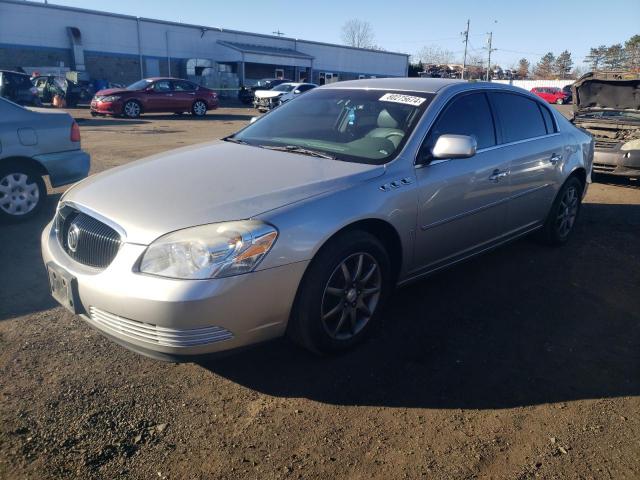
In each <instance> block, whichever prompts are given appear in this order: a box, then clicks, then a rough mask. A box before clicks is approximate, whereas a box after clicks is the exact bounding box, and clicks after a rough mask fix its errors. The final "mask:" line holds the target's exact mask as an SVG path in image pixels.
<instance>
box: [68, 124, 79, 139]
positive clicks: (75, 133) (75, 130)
mask: <svg viewBox="0 0 640 480" xmlns="http://www.w3.org/2000/svg"><path fill="white" fill-rule="evenodd" d="M69 138H70V140H71V141H72V142H79V141H80V127H79V126H78V124H77V123H76V122H75V121H74V122H73V123H72V124H71V136H70V137H69Z"/></svg>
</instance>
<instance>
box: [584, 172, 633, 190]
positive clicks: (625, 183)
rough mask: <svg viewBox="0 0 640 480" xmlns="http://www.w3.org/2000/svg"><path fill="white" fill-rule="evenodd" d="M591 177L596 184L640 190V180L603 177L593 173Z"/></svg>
mask: <svg viewBox="0 0 640 480" xmlns="http://www.w3.org/2000/svg"><path fill="white" fill-rule="evenodd" d="M591 177H592V179H593V181H594V182H595V183H602V184H604V185H615V186H616V187H626V188H632V189H636V190H640V178H637V179H632V178H627V177H617V176H614V175H602V174H598V173H592V174H591Z"/></svg>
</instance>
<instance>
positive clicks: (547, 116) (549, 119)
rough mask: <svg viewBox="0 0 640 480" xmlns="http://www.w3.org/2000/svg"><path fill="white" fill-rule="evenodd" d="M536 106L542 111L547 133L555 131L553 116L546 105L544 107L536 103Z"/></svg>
mask: <svg viewBox="0 0 640 480" xmlns="http://www.w3.org/2000/svg"><path fill="white" fill-rule="evenodd" d="M538 108H539V109H540V113H542V120H544V126H545V127H546V129H547V133H555V132H556V125H555V123H554V122H553V116H552V115H551V112H550V111H549V109H548V108H547V107H544V106H542V105H540V104H538Z"/></svg>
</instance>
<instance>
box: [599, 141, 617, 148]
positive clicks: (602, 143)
mask: <svg viewBox="0 0 640 480" xmlns="http://www.w3.org/2000/svg"><path fill="white" fill-rule="evenodd" d="M618 143H619V142H618V141H617V140H596V141H595V147H596V148H599V149H600V150H613V149H614V148H616V145H618Z"/></svg>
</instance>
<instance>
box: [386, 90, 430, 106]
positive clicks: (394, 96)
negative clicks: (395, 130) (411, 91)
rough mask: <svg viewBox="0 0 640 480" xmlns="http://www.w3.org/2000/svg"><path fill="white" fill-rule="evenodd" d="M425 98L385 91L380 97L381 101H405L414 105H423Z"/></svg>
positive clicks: (406, 103)
mask: <svg viewBox="0 0 640 480" xmlns="http://www.w3.org/2000/svg"><path fill="white" fill-rule="evenodd" d="M425 100H426V98H422V97H414V96H412V95H401V94H399V93H385V94H384V95H383V96H381V97H380V101H381V102H394V103H404V104H405V105H413V106H414V107H418V106H420V105H422V104H423V103H424V101H425Z"/></svg>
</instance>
